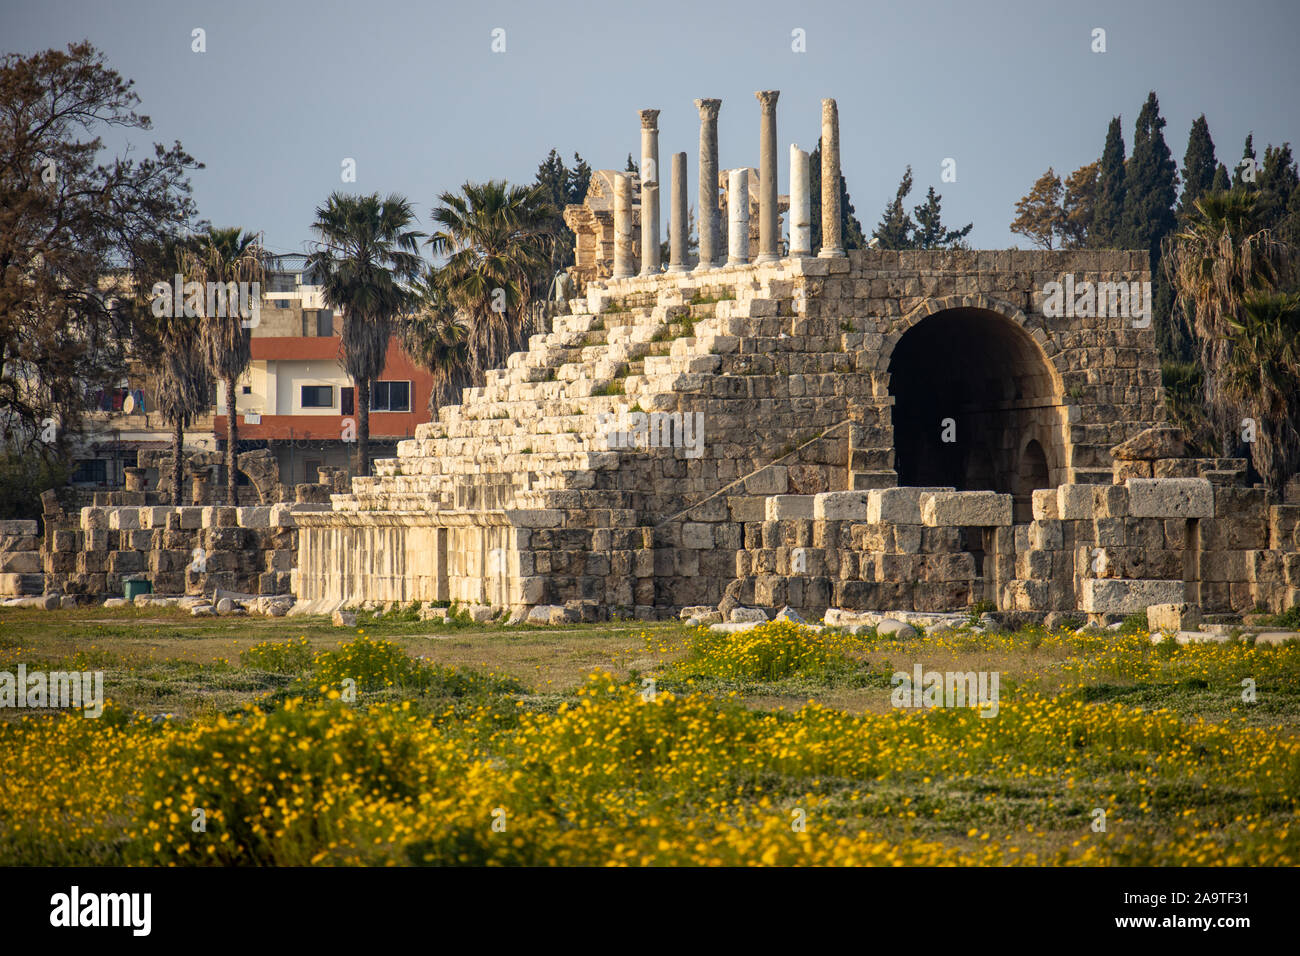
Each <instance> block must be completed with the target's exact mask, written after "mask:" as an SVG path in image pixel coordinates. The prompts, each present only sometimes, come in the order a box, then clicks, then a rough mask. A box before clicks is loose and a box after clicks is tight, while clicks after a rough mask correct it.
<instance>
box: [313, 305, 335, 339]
mask: <svg viewBox="0 0 1300 956" xmlns="http://www.w3.org/2000/svg"><path fill="white" fill-rule="evenodd" d="M316 334H317V335H320V336H329V335H333V334H334V310H333V309H321V310H320V311H319V312H317V313H316Z"/></svg>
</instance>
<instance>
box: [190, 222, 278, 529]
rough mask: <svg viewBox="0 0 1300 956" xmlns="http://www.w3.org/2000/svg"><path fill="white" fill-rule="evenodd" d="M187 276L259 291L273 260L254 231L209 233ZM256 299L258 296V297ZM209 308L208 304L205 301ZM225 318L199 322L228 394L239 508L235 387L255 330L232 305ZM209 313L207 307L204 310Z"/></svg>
mask: <svg viewBox="0 0 1300 956" xmlns="http://www.w3.org/2000/svg"><path fill="white" fill-rule="evenodd" d="M189 260H190V268H189V269H188V270H186V271H187V273H188V274H189V275H190V276H191V277H192V278H193V279H194V280H195V281H198V282H211V283H219V284H221V285H223V286H224V285H228V284H229V283H236V284H238V283H244V282H247V283H249V284H250V285H253V284H254V283H256V285H255V286H254V289H258V290H260V287H261V284H262V283H263V282H264V281H265V280H266V274H267V272H268V271H269V261H270V260H269V256H268V255H267V253H266V251H265V250H264V249H263V248H262V246H261V244H260V243H259V242H258V239H257V236H256V235H255V234H254V233H251V232H243V231H242V230H241V229H240V228H239V227H238V226H236V227H234V228H230V229H210V230H208V232H207V234H206V235H205V236H203V237H202V239H201V241H200V243H199V245H198V248H197V250H196V251H194V252H192V253H191V254H190V256H189ZM255 294H256V293H255ZM204 304H205V307H206V304H207V300H206V297H205V302H204ZM223 311H225V312H226V315H206V314H204V315H203V316H202V318H201V319H200V322H199V329H200V333H201V339H202V342H203V348H204V351H205V352H206V357H207V362H208V367H209V368H210V369H211V370H212V374H213V375H215V376H216V377H217V378H219V379H220V380H221V382H222V384H223V385H224V386H225V389H226V504H228V505H237V504H239V498H238V472H237V469H236V466H235V460H236V454H237V452H238V446H239V426H238V424H237V422H236V411H237V409H236V404H235V382H236V381H237V380H238V379H239V377H240V376H241V375H243V374H244V372H245V371H246V370H247V369H248V363H249V361H250V359H251V358H252V346H251V338H252V330H251V327H250V326H249V325H248V323H246V321H245V318H246V317H245V316H243V315H241V314H240V311H239V309H237V308H234V307H233V306H232V307H230V308H227V309H225V310H223ZM205 312H206V308H205Z"/></svg>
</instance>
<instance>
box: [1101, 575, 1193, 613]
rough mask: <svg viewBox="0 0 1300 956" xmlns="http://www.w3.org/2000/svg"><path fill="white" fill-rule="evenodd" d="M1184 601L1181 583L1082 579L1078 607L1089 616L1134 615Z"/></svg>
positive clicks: (1184, 587)
mask: <svg viewBox="0 0 1300 956" xmlns="http://www.w3.org/2000/svg"><path fill="white" fill-rule="evenodd" d="M1185 600H1186V586H1185V585H1184V584H1183V582H1182V581H1134V580H1131V579H1126V578H1085V579H1084V581H1083V589H1082V593H1081V595H1080V601H1079V607H1080V609H1081V610H1083V611H1086V612H1087V613H1089V614H1133V613H1135V612H1137V611H1142V610H1145V609H1146V608H1149V607H1150V606H1151V605H1152V604H1183V603H1184V602H1185Z"/></svg>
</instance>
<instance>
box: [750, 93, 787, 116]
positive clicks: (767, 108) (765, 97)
mask: <svg viewBox="0 0 1300 956" xmlns="http://www.w3.org/2000/svg"><path fill="white" fill-rule="evenodd" d="M780 95H781V91H780V90H755V91H754V96H755V97H757V98H758V102H759V103H760V104H761V105H762V107H763V112H764V113H770V112H772V111H773V110H774V109H776V100H777V97H778V96H780Z"/></svg>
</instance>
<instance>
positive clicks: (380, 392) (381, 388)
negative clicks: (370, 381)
mask: <svg viewBox="0 0 1300 956" xmlns="http://www.w3.org/2000/svg"><path fill="white" fill-rule="evenodd" d="M370 410H371V411H372V412H409V411H410V410H411V383H410V382H375V387H374V391H373V392H372V394H371V396H370Z"/></svg>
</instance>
